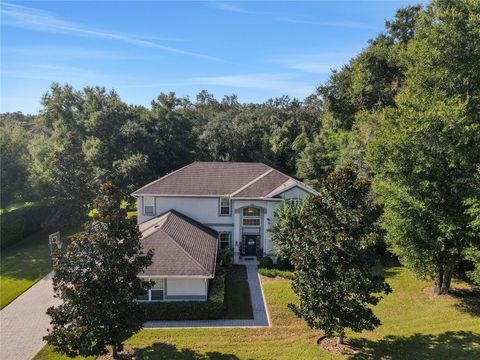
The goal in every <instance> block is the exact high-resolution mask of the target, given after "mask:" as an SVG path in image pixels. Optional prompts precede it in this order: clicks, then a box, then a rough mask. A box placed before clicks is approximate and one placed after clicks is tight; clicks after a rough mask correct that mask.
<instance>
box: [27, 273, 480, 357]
mask: <svg viewBox="0 0 480 360" xmlns="http://www.w3.org/2000/svg"><path fill="white" fill-rule="evenodd" d="M387 278H388V282H389V283H390V284H391V286H392V288H393V289H394V292H393V293H392V294H390V295H388V296H387V297H386V298H385V299H384V300H383V301H382V302H380V304H379V305H378V306H377V307H376V309H375V312H376V314H377V315H378V316H379V317H380V319H381V320H382V323H383V325H382V326H380V327H379V328H378V329H376V330H375V331H368V332H364V333H361V334H356V335H353V336H352V334H348V335H349V336H352V337H354V338H356V339H362V341H363V343H364V346H365V347H364V349H363V352H361V353H360V354H358V355H356V356H354V359H455V360H460V359H476V358H480V321H479V318H478V314H479V311H480V303H479V302H478V301H475V300H478V299H473V300H474V301H470V300H472V299H469V298H465V299H463V300H462V299H459V298H453V297H450V296H449V297H441V298H437V299H434V300H430V299H428V298H427V297H426V296H425V295H424V294H423V293H422V288H424V287H425V286H427V285H430V284H429V283H426V282H424V281H419V280H416V279H415V278H414V277H413V276H412V275H411V274H410V273H409V272H408V271H407V270H406V269H404V268H400V267H397V268H390V269H389V270H388V271H387ZM263 288H264V292H265V296H266V298H267V304H268V310H269V313H270V318H271V321H272V327H271V328H243V329H239V328H236V329H234V328H227V329H225V328H217V329H145V330H142V331H140V332H139V333H138V334H137V335H135V336H133V337H132V338H131V339H130V340H129V341H128V342H127V344H126V345H127V346H128V347H132V348H136V349H138V350H137V353H138V358H139V359H172V360H174V359H197V360H203V359H288V360H290V359H340V358H342V357H341V356H339V355H333V354H330V353H328V352H326V351H324V350H322V349H320V348H319V347H318V346H317V345H316V344H315V340H316V339H317V338H318V337H319V335H320V334H319V332H317V331H313V330H310V329H308V328H307V327H306V326H305V323H304V322H303V321H302V320H300V319H297V318H296V317H295V316H294V315H293V314H292V312H291V311H290V310H289V309H288V308H287V304H288V303H289V302H294V301H295V295H294V294H293V292H292V290H291V288H290V282H289V281H288V280H274V281H267V282H265V283H264V284H263ZM35 359H36V360H39V359H67V358H63V357H59V356H57V355H55V354H53V353H52V352H51V349H50V348H48V347H46V348H44V349H43V350H42V351H41V352H40V353H39V354H38V355H37V357H36V358H35Z"/></svg>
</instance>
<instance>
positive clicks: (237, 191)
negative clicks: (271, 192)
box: [229, 165, 275, 196]
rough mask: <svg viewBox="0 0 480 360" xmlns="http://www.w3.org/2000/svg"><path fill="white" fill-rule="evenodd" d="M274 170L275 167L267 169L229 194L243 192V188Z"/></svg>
mask: <svg viewBox="0 0 480 360" xmlns="http://www.w3.org/2000/svg"><path fill="white" fill-rule="evenodd" d="M266 166H268V165H266ZM273 170H275V169H274V168H272V167H270V169H268V170H267V171H265V172H264V173H263V174H261V175H259V176H257V177H256V178H255V179H253V180H251V181H249V182H248V183H246V184H245V185H243V186H242V187H240V188H239V189H237V190H235V191H234V192H232V193H231V194H230V195H229V196H235V194H238V193H239V192H241V191H242V190H245V189H246V188H248V187H250V186H252V185H253V184H255V183H256V182H257V181H258V180H260V179H261V178H263V177H264V176H267V175H268V174H270V173H271V172H272V171H273Z"/></svg>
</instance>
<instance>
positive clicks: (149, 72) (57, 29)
mask: <svg viewBox="0 0 480 360" xmlns="http://www.w3.org/2000/svg"><path fill="white" fill-rule="evenodd" d="M418 2H419V1H386V0H384V1H340V0H337V1H308V2H301V1H282V2H280V1H277V2H273V1H261V2H255V1H241V2H240V1H222V2H220V1H174V2H173V1H172V2H169V1H7V2H5V1H1V3H0V4H1V5H0V6H1V35H0V36H1V67H0V70H1V87H0V90H1V101H0V112H13V111H22V112H24V113H29V114H35V113H38V111H39V110H41V102H40V99H41V96H42V94H44V93H45V92H46V91H48V89H49V87H50V85H51V83H53V82H58V83H60V84H67V83H68V84H70V85H72V86H74V87H75V88H77V89H80V88H82V87H84V86H96V85H99V86H104V87H106V88H107V89H112V88H113V89H115V90H116V91H117V92H118V93H119V95H120V96H121V98H122V99H123V100H124V101H125V102H127V103H129V104H136V105H145V106H149V104H150V102H151V100H153V99H155V98H156V97H157V96H158V94H159V93H161V92H170V91H174V92H175V93H176V94H177V95H178V96H188V97H189V98H190V99H191V100H193V101H194V100H195V96H196V94H197V93H198V92H199V91H201V90H204V89H205V90H207V91H208V92H210V93H212V94H213V95H215V96H216V97H218V98H221V97H223V95H232V94H236V95H237V96H238V99H239V100H240V101H241V102H263V101H265V100H268V99H269V98H272V97H276V96H281V95H288V96H290V97H292V98H299V99H302V98H304V97H306V96H308V95H309V94H312V93H314V92H315V88H316V86H318V85H319V84H321V83H323V82H325V81H326V80H327V79H328V76H329V74H330V73H331V70H332V69H336V68H339V67H341V66H342V65H343V64H345V63H346V62H348V60H349V59H351V58H352V57H354V56H355V55H356V54H358V53H359V52H360V51H361V50H362V49H363V48H365V47H366V46H367V45H368V40H369V39H371V38H373V37H375V36H376V35H377V34H378V33H379V32H381V31H383V29H384V22H385V20H388V19H391V18H393V16H394V15H395V11H396V10H397V9H398V8H400V7H404V6H407V5H409V4H415V3H418Z"/></svg>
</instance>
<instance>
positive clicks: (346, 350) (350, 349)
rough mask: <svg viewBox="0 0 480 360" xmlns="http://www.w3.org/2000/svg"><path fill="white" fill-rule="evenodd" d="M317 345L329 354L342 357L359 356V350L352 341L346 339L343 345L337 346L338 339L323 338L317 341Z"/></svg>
mask: <svg viewBox="0 0 480 360" xmlns="http://www.w3.org/2000/svg"><path fill="white" fill-rule="evenodd" d="M317 344H318V345H319V346H321V347H322V348H323V349H325V350H327V351H328V352H331V353H334V354H341V355H355V354H358V352H359V349H358V347H357V346H356V345H355V344H354V342H353V341H352V340H349V339H344V340H343V344H340V345H338V344H337V337H327V336H322V337H321V338H319V339H318V340H317Z"/></svg>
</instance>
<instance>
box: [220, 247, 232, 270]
mask: <svg viewBox="0 0 480 360" xmlns="http://www.w3.org/2000/svg"><path fill="white" fill-rule="evenodd" d="M232 258H233V251H232V250H230V249H220V250H219V251H218V254H217V263H218V265H220V266H224V267H228V266H230V265H231V263H232Z"/></svg>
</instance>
